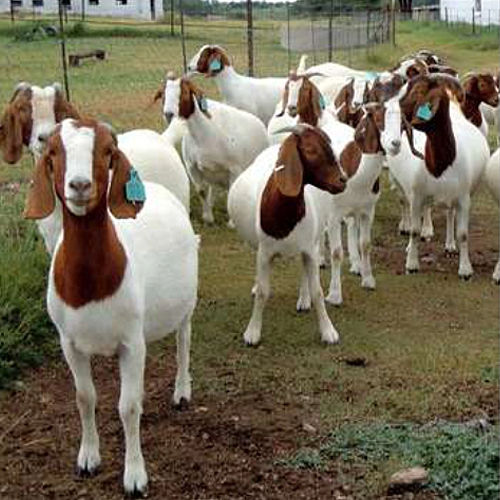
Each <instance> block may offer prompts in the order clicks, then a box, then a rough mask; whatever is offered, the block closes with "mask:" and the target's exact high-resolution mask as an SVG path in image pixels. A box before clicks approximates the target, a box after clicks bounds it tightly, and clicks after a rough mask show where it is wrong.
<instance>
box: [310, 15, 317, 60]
mask: <svg viewBox="0 0 500 500" xmlns="http://www.w3.org/2000/svg"><path fill="white" fill-rule="evenodd" d="M309 8H310V9H311V10H310V14H311V43H312V50H313V61H314V64H316V40H315V38H314V11H313V9H312V7H309Z"/></svg>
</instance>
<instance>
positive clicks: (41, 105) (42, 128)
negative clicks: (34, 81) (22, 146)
mask: <svg viewBox="0 0 500 500" xmlns="http://www.w3.org/2000/svg"><path fill="white" fill-rule="evenodd" d="M30 88H31V118H32V122H33V125H32V129H31V137H30V143H29V149H30V151H31V152H32V153H33V154H35V155H41V153H42V151H43V148H44V147H45V143H46V141H47V137H48V136H49V135H50V133H51V132H52V131H53V130H54V128H55V126H56V117H55V113H54V102H55V95H56V88H55V84H54V85H51V86H47V87H44V88H41V87H37V86H36V85H31V86H30Z"/></svg>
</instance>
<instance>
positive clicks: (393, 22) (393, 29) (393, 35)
mask: <svg viewBox="0 0 500 500" xmlns="http://www.w3.org/2000/svg"><path fill="white" fill-rule="evenodd" d="M391 17H392V19H391V38H392V46H393V47H395V46H396V0H392V6H391Z"/></svg>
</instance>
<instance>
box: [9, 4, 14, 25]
mask: <svg viewBox="0 0 500 500" xmlns="http://www.w3.org/2000/svg"><path fill="white" fill-rule="evenodd" d="M14 20H15V16H14V0H10V22H11V23H13V22H14Z"/></svg>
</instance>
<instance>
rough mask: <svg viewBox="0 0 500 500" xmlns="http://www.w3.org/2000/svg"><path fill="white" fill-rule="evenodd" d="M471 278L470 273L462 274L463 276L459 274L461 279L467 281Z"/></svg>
mask: <svg viewBox="0 0 500 500" xmlns="http://www.w3.org/2000/svg"><path fill="white" fill-rule="evenodd" d="M471 278H472V274H464V275H463V276H460V279H461V280H462V281H469V280H470V279H471Z"/></svg>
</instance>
